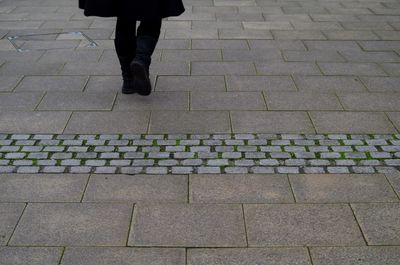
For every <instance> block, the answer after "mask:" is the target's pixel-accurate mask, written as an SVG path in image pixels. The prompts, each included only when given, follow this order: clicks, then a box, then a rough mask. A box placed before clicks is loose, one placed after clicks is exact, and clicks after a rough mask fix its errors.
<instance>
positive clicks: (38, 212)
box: [10, 203, 132, 246]
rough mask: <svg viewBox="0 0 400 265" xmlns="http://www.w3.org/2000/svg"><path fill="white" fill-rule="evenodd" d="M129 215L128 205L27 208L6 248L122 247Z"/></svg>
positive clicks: (71, 204) (32, 205) (90, 204)
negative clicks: (8, 246) (17, 246)
mask: <svg viewBox="0 0 400 265" xmlns="http://www.w3.org/2000/svg"><path fill="white" fill-rule="evenodd" d="M131 213H132V205H130V204H117V203H109V204H92V203H85V204H80V203H51V204H47V203H46V204H43V203H37V204H30V205H28V206H27V209H26V210H25V212H24V215H23V217H22V218H21V220H20V222H19V225H18V227H17V229H16V231H15V232H14V235H13V237H12V239H11V241H10V245H13V246H15V245H24V246H29V245H42V246H85V245H90V246H93V245H103V246H104V245H108V246H125V244H126V235H127V233H128V228H129V220H130V216H131ZM99 231H101V233H99Z"/></svg>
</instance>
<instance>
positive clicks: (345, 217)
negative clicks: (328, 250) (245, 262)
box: [244, 204, 365, 247]
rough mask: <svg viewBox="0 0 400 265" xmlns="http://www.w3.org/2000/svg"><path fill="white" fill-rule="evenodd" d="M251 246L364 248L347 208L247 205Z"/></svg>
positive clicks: (305, 205)
mask: <svg viewBox="0 0 400 265" xmlns="http://www.w3.org/2000/svg"><path fill="white" fill-rule="evenodd" d="M244 214H245V219H246V225H247V233H248V242H249V246H253V247H255V246H257V247H261V246H331V245H336V246H362V245H365V241H364V239H363V237H362V235H361V232H360V229H359V227H358V225H357V222H356V220H355V219H354V216H353V213H352V211H351V209H350V207H349V206H348V205H344V204H343V205H341V204H296V205H290V204H281V205H279V204H273V205H272V204H271V205H245V206H244Z"/></svg>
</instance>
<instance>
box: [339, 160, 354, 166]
mask: <svg viewBox="0 0 400 265" xmlns="http://www.w3.org/2000/svg"><path fill="white" fill-rule="evenodd" d="M335 165H336V166H354V165H356V162H355V161H354V160H350V159H338V160H335Z"/></svg>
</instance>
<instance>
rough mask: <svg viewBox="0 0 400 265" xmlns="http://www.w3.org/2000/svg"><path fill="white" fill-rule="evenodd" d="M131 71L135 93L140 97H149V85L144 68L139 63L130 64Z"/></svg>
mask: <svg viewBox="0 0 400 265" xmlns="http://www.w3.org/2000/svg"><path fill="white" fill-rule="evenodd" d="M131 71H132V75H133V87H134V88H135V91H136V92H137V93H138V94H139V95H142V96H148V95H150V93H151V83H150V79H149V77H148V76H147V73H146V69H145V68H144V66H143V65H142V64H140V63H137V62H132V64H131Z"/></svg>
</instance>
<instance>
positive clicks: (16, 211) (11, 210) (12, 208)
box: [0, 203, 25, 246]
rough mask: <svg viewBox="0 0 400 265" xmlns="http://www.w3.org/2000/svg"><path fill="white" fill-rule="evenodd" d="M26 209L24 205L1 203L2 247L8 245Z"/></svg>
mask: <svg viewBox="0 0 400 265" xmlns="http://www.w3.org/2000/svg"><path fill="white" fill-rule="evenodd" d="M24 208H25V204H24V203H0V234H1V236H0V246H5V245H6V244H7V242H8V240H9V239H10V236H11V235H12V233H13V231H14V228H15V227H16V225H17V223H18V220H19V218H20V216H21V214H22V212H23V210H24Z"/></svg>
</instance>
